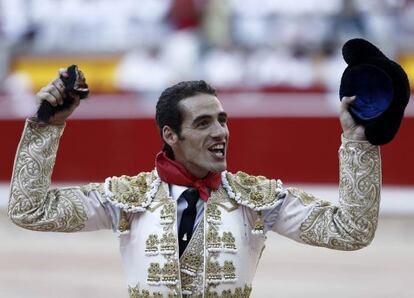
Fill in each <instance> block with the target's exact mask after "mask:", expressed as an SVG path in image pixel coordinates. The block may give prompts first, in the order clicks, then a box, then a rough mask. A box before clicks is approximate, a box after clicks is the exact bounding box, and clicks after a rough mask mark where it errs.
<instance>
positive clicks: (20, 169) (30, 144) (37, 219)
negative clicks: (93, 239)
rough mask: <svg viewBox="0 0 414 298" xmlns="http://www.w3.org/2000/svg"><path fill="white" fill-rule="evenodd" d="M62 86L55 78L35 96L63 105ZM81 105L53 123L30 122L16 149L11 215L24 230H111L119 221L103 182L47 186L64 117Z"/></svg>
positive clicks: (10, 201) (75, 101) (76, 99)
mask: <svg viewBox="0 0 414 298" xmlns="http://www.w3.org/2000/svg"><path fill="white" fill-rule="evenodd" d="M62 94H64V86H63V85H62V84H60V83H59V81H58V80H57V79H56V80H54V81H53V82H52V83H51V84H49V85H48V86H47V87H45V88H42V90H41V91H40V92H39V93H38V94H37V97H38V99H39V102H42V101H43V100H47V101H48V102H50V103H52V104H53V105H59V104H63V98H62V97H61V96H62ZM78 105H79V97H75V98H74V103H73V105H72V106H71V107H70V108H69V109H67V110H64V111H62V112H59V113H56V114H55V115H54V116H53V117H52V118H51V119H50V120H49V123H41V122H39V120H37V119H36V118H33V119H28V120H26V124H25V128H24V131H23V135H22V138H21V140H20V143H19V146H18V148H17V152H16V158H15V162H14V169H13V175H12V180H11V188H10V199H9V205H8V215H9V217H10V218H11V220H12V221H13V222H14V223H15V224H17V225H19V226H21V227H23V228H26V229H31V230H37V231H54V232H75V231H89V230H97V229H110V228H113V227H115V226H116V225H117V222H118V220H119V210H117V209H116V208H114V207H113V206H112V205H111V204H109V203H108V202H107V201H106V200H105V196H104V190H103V185H102V184H89V185H86V186H83V187H66V188H52V189H49V187H50V183H51V175H52V171H53V166H54V164H55V159H56V154H57V150H58V145H59V140H60V137H61V135H62V133H63V130H64V126H65V124H64V123H65V120H66V118H67V117H69V115H70V114H71V113H72V112H73V110H74V109H75V108H76V107H77V106H78Z"/></svg>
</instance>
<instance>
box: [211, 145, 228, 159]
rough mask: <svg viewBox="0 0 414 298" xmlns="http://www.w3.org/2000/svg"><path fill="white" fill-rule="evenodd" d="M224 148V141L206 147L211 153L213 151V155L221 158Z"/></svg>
mask: <svg viewBox="0 0 414 298" xmlns="http://www.w3.org/2000/svg"><path fill="white" fill-rule="evenodd" d="M224 148H225V144H224V143H218V144H215V145H213V146H211V147H209V148H208V151H210V152H211V153H213V155H214V156H215V157H218V158H223V157H224V154H225V149H224Z"/></svg>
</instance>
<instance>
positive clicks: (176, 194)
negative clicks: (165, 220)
mask: <svg viewBox="0 0 414 298" xmlns="http://www.w3.org/2000/svg"><path fill="white" fill-rule="evenodd" d="M187 189H189V187H186V186H180V185H174V184H170V194H171V197H172V198H173V200H177V228H178V230H180V223H181V217H182V216H183V212H184V210H185V209H186V208H187V206H188V203H187V201H186V200H185V199H184V198H183V197H181V198H180V196H181V194H182V193H183V192H184V191H186V190H187ZM196 208H197V215H196V219H195V222H194V227H193V231H194V230H195V228H196V227H197V225H198V224H199V222H200V221H201V219H202V218H203V213H204V201H203V200H202V199H201V198H200V199H199V200H198V201H197V204H196Z"/></svg>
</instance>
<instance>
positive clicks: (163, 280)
mask: <svg viewBox="0 0 414 298" xmlns="http://www.w3.org/2000/svg"><path fill="white" fill-rule="evenodd" d="M166 189H168V187H167V185H166V184H165V183H161V184H160V186H159V187H158V190H157V192H156V194H155V197H154V200H153V201H152V203H153V204H155V205H157V204H158V205H157V206H162V209H161V211H160V223H161V226H162V228H163V235H162V237H161V239H159V240H158V236H157V235H155V234H151V235H149V237H148V239H147V240H146V249H145V253H146V254H147V255H155V254H158V252H160V253H161V254H162V255H163V256H164V259H165V263H164V265H163V266H161V265H160V264H159V263H151V265H150V267H149V268H148V277H147V281H148V283H150V280H152V279H153V278H154V277H153V275H152V274H150V271H151V273H152V272H153V270H152V269H154V272H156V273H157V274H158V273H159V271H158V269H159V270H160V275H155V276H156V277H157V278H158V277H160V284H163V285H166V286H167V288H168V289H169V290H170V291H169V293H168V297H178V296H177V293H178V292H179V286H178V282H179V276H180V275H179V263H178V249H177V242H176V241H177V239H176V237H175V230H174V227H175V224H176V223H175V213H176V211H175V204H174V203H172V200H171V198H170V197H168V195H167V192H166ZM162 210H164V213H162ZM167 211H168V212H167ZM161 214H164V215H168V217H169V218H170V219H171V221H169V222H167V221H162V218H161ZM164 219H165V218H164ZM152 264H154V265H152ZM155 264H156V265H155ZM151 266H152V267H151ZM150 269H151V270H150ZM155 269H156V270H155ZM156 280H158V279H156Z"/></svg>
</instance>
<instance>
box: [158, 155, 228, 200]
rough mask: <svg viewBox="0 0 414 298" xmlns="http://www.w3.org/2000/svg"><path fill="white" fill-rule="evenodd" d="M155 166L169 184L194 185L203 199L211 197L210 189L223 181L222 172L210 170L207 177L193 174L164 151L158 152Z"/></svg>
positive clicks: (217, 186) (162, 178)
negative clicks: (198, 176)
mask: <svg viewBox="0 0 414 298" xmlns="http://www.w3.org/2000/svg"><path fill="white" fill-rule="evenodd" d="M155 167H156V168H157V172H158V176H159V177H160V178H161V180H162V181H164V182H167V183H168V184H175V185H181V186H188V187H194V188H195V189H197V190H198V193H199V194H200V197H201V199H202V200H203V201H205V202H207V200H208V198H209V196H210V195H209V193H208V189H209V188H210V189H214V190H216V189H218V188H219V186H220V183H221V175H220V173H213V172H210V173H209V174H208V175H207V176H206V177H205V178H203V179H200V178H197V177H195V176H194V175H193V174H191V173H190V172H189V171H188V170H187V169H186V168H185V167H184V166H183V165H182V164H180V163H178V162H176V161H174V160H172V159H169V158H168V157H167V155H166V153H165V152H164V151H161V152H160V153H158V154H157V157H156V158H155Z"/></svg>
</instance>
